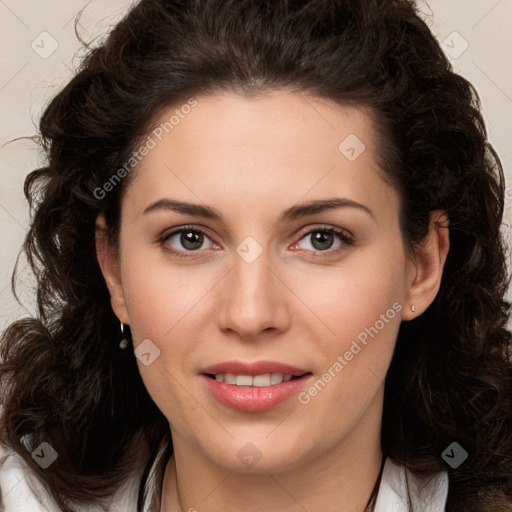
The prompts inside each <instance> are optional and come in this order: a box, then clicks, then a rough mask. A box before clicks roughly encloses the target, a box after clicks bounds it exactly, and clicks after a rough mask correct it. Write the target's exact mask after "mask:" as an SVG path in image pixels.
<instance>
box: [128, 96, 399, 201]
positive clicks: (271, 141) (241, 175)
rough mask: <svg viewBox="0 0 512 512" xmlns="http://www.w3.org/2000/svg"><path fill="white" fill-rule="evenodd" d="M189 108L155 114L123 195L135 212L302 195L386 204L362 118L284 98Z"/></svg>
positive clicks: (208, 101) (215, 99)
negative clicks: (157, 203)
mask: <svg viewBox="0 0 512 512" xmlns="http://www.w3.org/2000/svg"><path fill="white" fill-rule="evenodd" d="M194 102H195V104H194V103H190V102H184V103H183V104H176V105H173V106H172V107H169V108H168V109H166V110H165V111H163V112H161V115H160V118H159V120H158V122H157V123H156V125H155V126H156V128H154V129H153V130H152V132H150V133H149V134H148V137H149V138H150V139H151V141H152V144H151V146H153V147H152V149H151V150H150V151H149V152H148V154H147V155H146V156H145V157H144V158H143V160H142V161H141V163H140V164H139V165H138V167H137V170H136V175H135V176H134V177H135V180H134V182H133V191H132V192H131V194H132V195H133V194H137V196H138V197H139V200H140V207H141V208H142V206H143V203H147V202H149V201H151V200H155V199H158V198H159V197H161V196H163V195H165V194H166V193H167V195H169V194H171V195H172V196H173V197H178V198H181V199H188V200H190V199H194V202H197V199H198V198H199V199H201V200H202V201H204V202H207V203H209V204H210V203H211V202H215V203H216V204H217V205H219V204H222V203H225V202H226V200H229V201H230V202H241V203H244V204H245V206H247V207H249V206H251V205H252V206H253V207H257V206H258V204H259V205H260V206H261V205H262V204H263V203H262V202H261V201H262V200H263V199H265V200H266V201H268V200H271V201H274V202H277V203H283V202H291V203H295V202H297V201H298V200H299V199H300V198H301V197H305V196H307V195H309V198H315V197H318V196H322V197H330V196H334V195H343V196H345V197H349V198H351V199H354V200H358V197H359V199H362V198H364V197H366V198H367V199H368V198H369V199H370V200H371V201H378V200H387V201H388V203H389V200H390V199H391V200H392V202H393V201H394V199H395V198H394V197H393V191H391V190H390V189H389V187H388V186H387V184H385V183H384V181H383V180H382V178H381V175H380V173H379V172H378V170H377V169H378V168H377V163H376V158H375V157H376V154H377V146H378V141H377V140H376V136H375V134H374V129H373V119H372V117H371V115H370V113H369V112H368V111H367V110H366V109H363V108H358V107H349V106H342V105H338V104H336V103H333V102H330V101H328V100H324V99H320V98H316V97H311V96H306V95H303V94H296V93H291V92H288V91H272V92H269V93H266V94H265V95H260V96H256V97H246V96H243V95H239V94H235V93H227V92H224V93H216V94H212V95H210V96H201V97H197V98H195V100H194ZM191 104H194V106H193V107H191V106H190V105H191ZM130 188H132V185H131V186H130ZM129 192H130V191H129Z"/></svg>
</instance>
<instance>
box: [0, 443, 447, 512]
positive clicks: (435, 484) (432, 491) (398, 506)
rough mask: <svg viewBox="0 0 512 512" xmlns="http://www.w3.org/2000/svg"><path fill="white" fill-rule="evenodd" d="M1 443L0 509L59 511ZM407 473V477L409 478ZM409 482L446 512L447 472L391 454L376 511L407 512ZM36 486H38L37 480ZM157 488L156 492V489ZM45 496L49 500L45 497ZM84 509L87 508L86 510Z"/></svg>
mask: <svg viewBox="0 0 512 512" xmlns="http://www.w3.org/2000/svg"><path fill="white" fill-rule="evenodd" d="M2 448H3V447H2V446H1V445H0V489H1V491H2V492H1V493H0V494H1V495H3V499H4V503H3V507H5V508H2V504H1V503H0V509H2V510H5V511H6V512H11V511H19V510H23V511H24V512H40V511H41V512H42V511H44V512H47V511H53V510H56V509H55V508H53V507H52V505H51V500H49V499H48V497H47V496H46V493H45V492H44V491H43V490H42V488H39V489H38V491H39V492H38V493H37V494H38V495H39V497H40V498H42V501H43V502H46V503H45V504H46V505H47V508H41V505H40V504H39V503H38V502H37V500H36V498H35V496H34V495H33V493H32V490H31V489H30V488H29V487H28V485H27V481H26V478H27V476H28V475H27V468H26V466H25V464H24V463H23V461H22V459H21V458H20V457H19V455H18V454H16V453H15V452H12V451H10V450H5V449H2ZM165 449H166V445H165V444H164V445H161V449H160V450H159V451H158V453H157V456H156V458H155V460H154V462H153V464H152V468H151V471H150V474H149V478H148V481H147V486H146V487H147V490H148V491H149V492H148V498H147V500H146V502H145V504H144V507H143V511H144V512H154V511H157V510H159V509H160V497H159V496H160V493H161V490H160V485H161V483H162V480H163V473H164V471H165V467H166V463H167V460H166V457H164V454H165ZM406 475H407V480H406ZM138 483H140V481H138V480H135V481H134V482H133V484H137V485H128V486H123V489H122V490H121V489H120V492H119V494H118V499H119V501H118V500H117V499H116V500H113V501H112V502H111V507H112V508H110V510H112V511H122V510H130V509H134V507H135V503H136V496H137V491H138ZM407 483H408V484H409V491H410V496H411V501H412V504H413V506H414V511H415V512H444V511H445V506H446V499H447V496H448V474H447V473H446V471H442V472H440V473H438V474H436V475H434V476H432V477H430V478H428V479H425V480H420V479H419V478H417V477H415V476H414V475H413V474H412V473H411V472H410V471H406V469H405V467H404V466H402V465H398V464H396V463H394V462H393V461H392V460H391V459H390V458H389V457H388V458H387V459H386V461H385V463H384V468H383V470H382V478H381V482H380V486H379V492H378V495H377V500H376V504H375V510H374V512H407V511H408V510H409V509H408V506H407ZM35 485H36V486H37V487H39V485H40V484H39V485H38V484H37V483H35ZM156 489H158V490H157V491H156V492H155V490H156ZM45 498H46V499H45ZM83 510H84V512H85V511H86V510H87V508H84V509H83Z"/></svg>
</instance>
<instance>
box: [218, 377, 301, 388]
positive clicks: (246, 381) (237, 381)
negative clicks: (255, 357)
mask: <svg viewBox="0 0 512 512" xmlns="http://www.w3.org/2000/svg"><path fill="white" fill-rule="evenodd" d="M292 377H293V375H283V374H282V373H265V374H263V375H255V376H254V377H251V376H250V375H235V374H234V373H218V374H217V375H215V380H218V381H219V382H225V383H226V384H234V385H235V386H254V387H258V388H261V387H264V386H273V385H275V384H281V382H288V381H289V380H292Z"/></svg>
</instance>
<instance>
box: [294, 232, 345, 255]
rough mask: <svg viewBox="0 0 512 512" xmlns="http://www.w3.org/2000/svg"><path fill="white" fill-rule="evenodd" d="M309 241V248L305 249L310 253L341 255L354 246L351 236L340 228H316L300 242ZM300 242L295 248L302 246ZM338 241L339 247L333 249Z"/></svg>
mask: <svg viewBox="0 0 512 512" xmlns="http://www.w3.org/2000/svg"><path fill="white" fill-rule="evenodd" d="M308 239H309V244H307V245H309V247H305V249H306V250H308V251H313V252H327V253H329V254H333V253H334V254H336V253H339V252H341V251H343V250H345V249H346V248H347V246H350V245H353V243H354V239H353V237H352V236H351V235H349V234H348V233H346V232H345V231H344V230H342V229H339V228H332V227H329V228H326V227H315V228H314V229H310V230H309V231H308V232H307V233H305V234H304V235H303V236H302V237H301V239H300V241H302V240H308ZM300 241H299V242H297V243H296V244H294V246H293V248H295V247H297V246H298V245H299V244H300ZM336 241H338V245H337V246H336V247H335V248H334V249H332V246H333V244H334V243H335V242H336ZM303 248H304V247H303Z"/></svg>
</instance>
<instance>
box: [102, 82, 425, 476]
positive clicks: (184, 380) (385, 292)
mask: <svg viewBox="0 0 512 512" xmlns="http://www.w3.org/2000/svg"><path fill="white" fill-rule="evenodd" d="M196 100H197V103H194V105H195V106H193V107H191V108H180V106H179V105H178V106H175V107H173V108H172V109H169V110H168V111H166V112H164V113H163V114H162V116H161V122H162V123H166V122H168V124H167V125H166V128H165V129H163V128H162V126H161V127H160V128H157V129H156V130H155V131H154V132H152V133H151V134H150V137H151V140H152V141H151V142H150V141H149V139H147V140H146V142H145V144H146V147H149V148H150V149H148V151H147V154H146V156H144V157H143V158H142V160H141V163H140V164H139V167H138V169H137V170H136V171H134V172H136V175H135V176H134V178H135V179H134V180H133V181H132V182H131V183H130V185H129V187H128V188H127V190H126V195H125V196H124V199H123V204H122V222H121V228H120V241H119V243H120V245H119V247H120V260H119V261H120V266H119V276H120V280H119V286H120V290H121V295H122V299H120V300H117V302H116V301H114V300H113V307H114V310H115V312H116V314H117V315H118V317H119V318H120V319H121V320H122V321H123V322H125V323H128V324H130V326H131V332H132V335H133V339H134V344H135V346H136V347H138V348H137V350H136V355H137V357H138V360H137V362H138V365H139V369H140V372H141V375H142V378H143V380H144V383H145V385H146V387H147V389H148V391H149V393H150V395H151V397H152V398H153V400H154V401H155V403H156V404H157V405H158V407H159V408H160V409H161V411H162V412H163V414H164V415H165V416H166V417H167V419H168V421H169V424H170V427H171V431H172V435H173V441H174V444H175V449H176V452H177V453H179V452H180V450H181V451H182V452H183V453H185V452H187V453H189V454H195V455H194V456H197V457H199V458H203V459H204V458H207V459H209V460H210V461H212V460H213V461H215V462H216V463H217V464H220V465H222V466H223V467H225V468H227V469H232V470H233V469H236V470H244V469H246V468H248V467H251V468H252V471H258V470H261V471H263V470H272V469H273V470H275V469H285V468H293V467H299V466H300V465H301V464H304V463H305V462H307V461H308V460H311V459H312V458H313V457H316V456H319V455H321V454H323V453H326V452H327V451H328V450H334V451H336V449H337V448H339V447H341V446H342V445H343V444H344V443H348V442H350V440H352V441H354V440H355V439H357V437H358V436H359V437H360V436H363V437H365V438H366V439H368V437H369V436H373V435H374V434H375V433H376V432H378V431H379V429H380V417H381V412H382V396H383V380H384V377H385V374H386V371H387V369H388V366H389V363H390V360H391V356H392V354H393V348H394V344H395V340H396V336H397V332H398V328H399V324H400V321H401V320H402V319H405V320H407V319H410V318H412V315H414V314H413V313H411V312H410V311H411V308H410V306H411V304H412V303H414V302H411V301H410V299H411V290H412V289H413V284H414V283H413V282H414V281H415V277H417V275H416V274H417V264H416V265H415V263H414V262H413V261H409V260H408V259H407V258H406V254H405V249H404V243H403V240H402V238H401V233H400V229H399V220H398V200H397V194H396V193H395V191H394V190H393V189H392V188H391V187H390V186H388V185H387V184H386V183H385V182H384V181H383V180H382V179H381V177H380V176H379V175H378V173H377V172H376V157H377V149H376V139H375V134H374V133H373V131H372V124H371V120H370V117H369V116H368V114H367V113H365V111H364V110H362V109H356V108H348V107H341V106H338V105H335V104H332V103H329V102H327V101H324V100H320V99H318V98H313V97H307V96H301V95H297V94H293V93H288V92H286V91H274V92H272V93H269V94H268V95H265V96H263V97H257V98H252V99H249V98H246V97H243V96H238V95H235V94H228V93H222V94H220V93H219V94H214V95H211V96H208V97H198V98H196ZM176 110H177V111H178V112H176ZM178 113H179V115H178ZM173 115H174V116H175V117H174V119H173V121H171V122H170V123H169V120H170V118H171V116H173ZM176 120H178V121H176ZM167 132H168V133H167ZM160 139H161V140H160ZM153 146H154V147H153ZM144 153H146V152H145V151H144ZM174 202H179V203H183V204H186V205H187V206H186V208H185V206H183V205H182V206H181V207H180V208H178V207H176V206H173V203H174ZM316 203H318V206H313V205H314V204H316ZM186 210H188V211H186ZM179 229H182V231H181V232H179V231H178V230H179ZM337 232H339V234H338V233H337ZM111 293H112V288H111ZM432 298H433V297H432ZM427 306H428V304H427V303H425V304H423V303H421V301H420V300H419V301H418V302H417V303H416V313H415V314H416V315H417V314H419V313H421V312H422V311H421V310H423V309H425V308H426V307H427ZM143 340H144V341H143ZM217 365H220V366H218V367H217V368H212V367H213V366H217ZM237 365H238V366H237ZM283 365H288V367H284V366H283ZM290 367H293V368H290ZM206 374H217V375H218V376H217V379H224V382H222V380H215V379H212V378H211V377H209V376H207V375H206ZM226 374H233V375H228V376H227V377H226ZM279 374H282V375H279ZM221 375H223V377H222V376H221ZM244 375H245V376H244ZM290 375H293V378H292V380H289V379H290ZM254 376H259V377H256V378H255V379H251V378H250V377H254ZM283 379H284V381H283ZM233 381H234V382H235V383H234V384H233V383H232V382H233ZM281 381H283V382H281ZM251 382H252V384H253V385H252V386H251V387H249V386H248V385H249V384H251Z"/></svg>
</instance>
